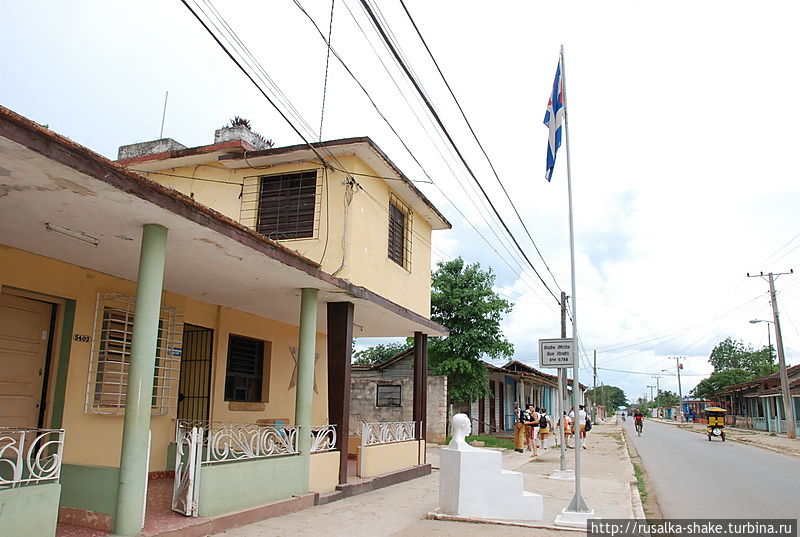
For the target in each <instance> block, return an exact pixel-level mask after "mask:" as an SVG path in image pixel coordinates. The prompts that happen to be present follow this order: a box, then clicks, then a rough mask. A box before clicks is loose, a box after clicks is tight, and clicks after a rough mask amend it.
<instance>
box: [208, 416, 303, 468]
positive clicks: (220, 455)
mask: <svg viewBox="0 0 800 537" xmlns="http://www.w3.org/2000/svg"><path fill="white" fill-rule="evenodd" d="M205 443H206V445H205V449H204V450H203V464H209V463H215V462H228V461H240V460H246V459H261V458H264V457H276V456H279V455H294V454H295V453H299V451H298V450H297V429H296V428H295V427H275V426H273V425H255V424H244V425H242V424H234V423H222V424H218V423H215V424H212V425H211V426H210V427H209V428H208V429H207V430H206V431H205Z"/></svg>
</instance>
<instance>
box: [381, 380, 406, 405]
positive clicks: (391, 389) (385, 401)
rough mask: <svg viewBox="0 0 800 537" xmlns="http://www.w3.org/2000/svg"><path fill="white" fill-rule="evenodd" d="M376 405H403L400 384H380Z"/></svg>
mask: <svg viewBox="0 0 800 537" xmlns="http://www.w3.org/2000/svg"><path fill="white" fill-rule="evenodd" d="M375 406H403V405H402V404H401V401H400V386H384V385H380V384H379V385H378V389H377V391H376V403H375Z"/></svg>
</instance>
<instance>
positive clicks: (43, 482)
mask: <svg viewBox="0 0 800 537" xmlns="http://www.w3.org/2000/svg"><path fill="white" fill-rule="evenodd" d="M448 228H450V223H449V222H448V221H447V219H446V218H445V217H444V216H443V215H442V214H441V213H440V212H439V211H438V210H437V209H436V207H434V206H433V204H432V203H431V202H430V201H429V200H428V199H427V198H426V197H425V196H424V195H423V194H422V193H421V192H420V191H419V190H418V189H417V188H416V187H415V186H414V184H413V183H412V182H411V181H410V180H409V179H408V178H407V177H406V176H405V175H404V174H403V173H402V172H401V171H400V170H399V169H398V168H397V167H396V166H395V165H394V164H393V163H392V162H391V160H390V159H389V158H388V157H387V155H386V154H384V153H383V152H382V151H381V150H380V148H378V146H377V145H376V144H375V143H374V142H372V141H371V140H370V139H369V138H351V139H344V140H332V141H326V142H320V143H315V144H313V146H311V147H309V146H307V145H299V146H288V147H276V148H273V147H266V146H264V145H260V140H259V139H258V138H257V137H254V136H253V135H252V133H250V132H249V131H248V130H247V129H246V128H245V127H237V128H228V129H220V130H218V131H217V132H216V133H214V142H213V143H211V144H208V145H203V146H199V147H185V146H183V145H181V144H180V143H178V142H176V141H175V140H171V139H162V140H157V141H154V142H146V143H140V144H132V145H130V146H125V147H122V148H120V154H119V159H118V160H117V161H116V162H113V161H110V160H108V159H106V158H104V157H102V156H100V155H98V154H96V153H94V152H92V151H91V150H89V149H87V148H86V147H83V146H81V145H79V144H77V143H75V142H73V141H71V140H69V139H67V138H65V137H62V136H59V135H57V134H55V133H54V132H52V131H50V130H49V129H47V128H44V127H42V126H40V125H38V124H36V123H34V122H32V121H30V120H28V119H26V118H24V117H22V116H19V115H18V114H15V113H14V112H12V111H10V110H8V109H5V108H0V427H2V429H0V462H2V464H0V505H2V506H3V508H2V509H0V527H2V533H3V534H8V535H36V536H42V537H44V536H48V535H53V534H54V532H55V528H56V523H57V522H58V523H60V524H64V525H70V527H71V528H73V529H74V528H81V527H84V528H91V529H92V531H112V530H113V531H114V533H115V534H118V535H135V534H139V533H141V532H142V531H144V532H145V533H149V534H153V533H154V532H156V531H157V529H158V527H163V526H164V525H165V524H166V526H167V527H169V528H173V529H175V528H180V527H184V526H186V525H187V524H195V526H196V527H195V530H193V532H192V534H193V535H204V534H208V533H211V532H219V531H223V530H224V529H227V528H229V527H232V526H235V525H237V524H241V523H245V522H247V521H252V520H253V519H254V517H259V516H261V517H263V516H264V512H263V511H256V512H255V514H254V512H253V511H248V510H252V509H262V510H263V509H266V508H265V507H264V506H265V505H273V507H271V509H278V510H281V509H282V510H283V511H284V512H285V511H286V510H292V509H297V508H299V507H302V506H308V505H313V504H315V503H318V502H321V501H330V500H332V499H336V498H338V497H343V496H345V495H347V494H349V493H351V492H352V490H351V489H349V488H348V487H351V486H352V485H353V483H354V482H359V483H361V482H363V480H364V479H371V478H372V479H378V477H379V476H384V477H385V476H389V477H388V478H386V479H385V480H384V481H382V482H385V483H390V482H397V481H398V480H402V479H409V478H412V477H415V476H418V475H423V474H424V473H426V472H430V466H429V465H427V464H426V462H425V456H424V454H425V449H424V448H425V441H426V427H425V424H426V423H427V422H428V420H427V418H426V393H427V390H426V381H427V338H428V336H442V335H446V334H447V328H446V327H444V326H441V325H439V324H437V323H435V322H433V321H431V319H430V282H431V272H430V266H431V240H432V235H433V232H434V231H436V230H444V229H448ZM353 337H410V338H413V341H414V346H413V349H412V351H411V355H410V358H409V359H410V360H411V361H412V362H413V365H414V367H413V373H412V377H411V379H410V381H409V383H408V384H409V387H410V393H409V394H408V395H404V396H403V397H404V402H409V400H410V407H411V413H410V414H411V415H410V417H406V416H403V418H402V419H399V420H398V421H397V422H393V423H386V422H385V421H382V422H381V423H377V422H368V423H366V424H362V423H360V422H359V423H357V424H353V423H352V422H351V421H350V407H349V405H350V401H351V369H350V364H351V342H352V338H353ZM389 392H390V393H388V394H385V397H386V399H387V400H388V399H391V398H392V397H393V395H392V393H391V390H389ZM371 486H376V485H375V483H373V484H372V485H371ZM348 491H349V492H348ZM271 502H272V503H271ZM274 502H277V503H274ZM275 505H279V507H274V506H275ZM237 517H238V518H237ZM201 523H202V524H205V525H204V526H197V524H201ZM159 525H161V526H159ZM75 532H77V533H73V534H74V535H81V534H80V533H79V532H78V530H75ZM204 532H205V533H204Z"/></svg>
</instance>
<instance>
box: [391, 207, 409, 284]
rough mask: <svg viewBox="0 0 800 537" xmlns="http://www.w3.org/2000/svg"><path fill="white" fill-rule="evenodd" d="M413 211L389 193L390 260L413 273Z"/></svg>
mask: <svg viewBox="0 0 800 537" xmlns="http://www.w3.org/2000/svg"><path fill="white" fill-rule="evenodd" d="M411 214H412V213H411V209H409V208H408V206H406V204H404V203H403V202H402V201H400V198H398V197H397V196H395V195H394V194H393V193H391V192H390V193H389V259H391V260H392V261H394V262H395V263H397V264H398V265H400V266H401V267H403V268H404V269H406V270H407V271H409V272H411V233H412V230H411Z"/></svg>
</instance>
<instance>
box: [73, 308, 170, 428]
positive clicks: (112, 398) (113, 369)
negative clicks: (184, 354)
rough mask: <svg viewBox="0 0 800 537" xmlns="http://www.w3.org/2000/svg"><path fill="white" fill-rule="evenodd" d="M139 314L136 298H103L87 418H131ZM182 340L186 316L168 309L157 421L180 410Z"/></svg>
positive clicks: (159, 344) (161, 328)
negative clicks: (130, 391) (136, 314)
mask: <svg viewBox="0 0 800 537" xmlns="http://www.w3.org/2000/svg"><path fill="white" fill-rule="evenodd" d="M135 308H136V299H135V298H133V297H129V296H125V295H121V294H117V293H106V294H102V295H101V294H98V296H97V305H96V309H95V323H94V330H93V332H92V351H91V356H90V359H89V378H88V386H87V389H86V402H85V407H84V411H85V412H87V413H92V414H123V413H124V412H125V398H126V392H127V388H128V368H129V365H130V357H131V342H132V340H133V325H134V311H135ZM182 336H183V323H182V322H181V319H180V314H178V312H177V311H176V310H175V308H172V307H170V306H162V307H161V313H160V318H159V321H158V335H157V340H156V356H155V358H156V360H155V370H154V375H153V397H152V413H153V414H154V415H160V416H163V415H166V414H169V413H170V412H171V411H172V410H174V409H175V408H176V405H177V400H178V380H179V376H180V361H181V346H182Z"/></svg>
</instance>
